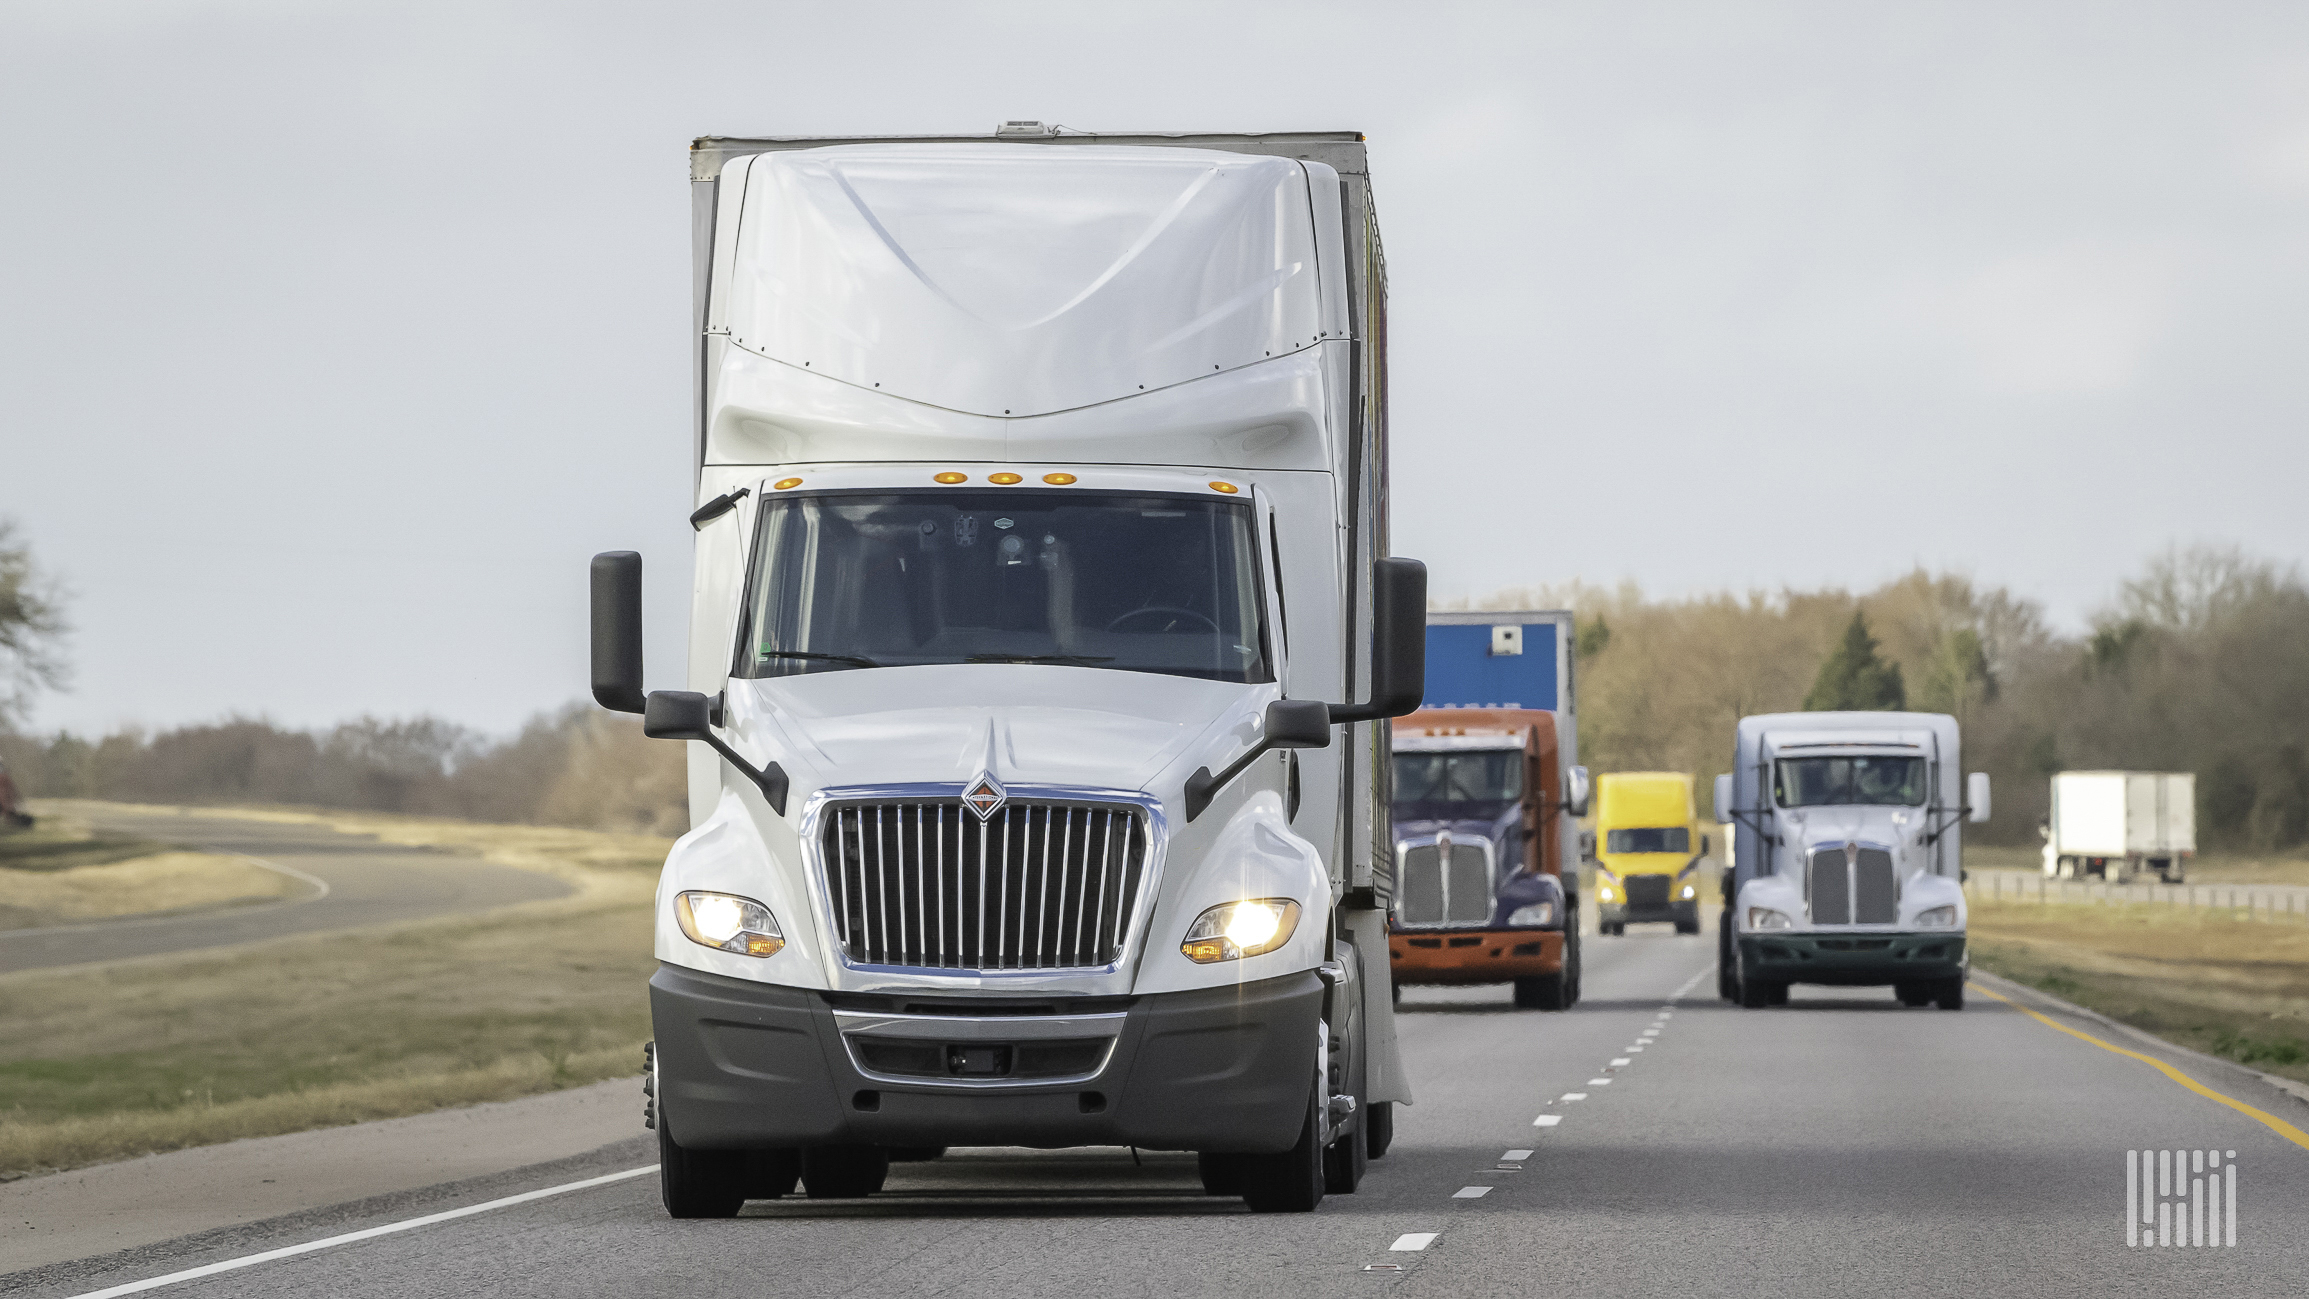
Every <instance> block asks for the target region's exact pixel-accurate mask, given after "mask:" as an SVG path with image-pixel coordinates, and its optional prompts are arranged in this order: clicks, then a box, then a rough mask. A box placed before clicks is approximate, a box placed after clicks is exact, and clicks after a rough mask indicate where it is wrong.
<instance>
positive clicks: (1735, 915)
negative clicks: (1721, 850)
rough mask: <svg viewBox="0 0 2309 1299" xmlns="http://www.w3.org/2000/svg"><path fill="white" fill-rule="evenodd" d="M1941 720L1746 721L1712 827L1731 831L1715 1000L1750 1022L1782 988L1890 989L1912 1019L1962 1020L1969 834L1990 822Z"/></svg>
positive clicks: (1982, 785)
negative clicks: (1746, 1013) (1925, 1013)
mask: <svg viewBox="0 0 2309 1299" xmlns="http://www.w3.org/2000/svg"><path fill="white" fill-rule="evenodd" d="M1958 759H1959V753H1958V749H1957V729H1956V719H1955V718H1953V717H1948V716H1945V715H1943V714H1940V713H1770V714H1766V715H1764V716H1760V717H1743V718H1741V719H1740V726H1739V732H1738V738H1737V741H1736V743H1735V746H1734V749H1733V765H1732V771H1731V773H1730V774H1729V775H1722V776H1718V777H1716V789H1715V795H1716V820H1717V821H1719V822H1728V823H1730V824H1731V825H1732V827H1733V834H1734V835H1735V836H1736V839H1737V843H1736V847H1735V850H1734V853H1733V861H1734V863H1735V867H1734V871H1733V877H1732V878H1731V879H1730V880H1728V881H1726V883H1725V887H1724V896H1725V897H1726V898H1728V899H1730V900H1731V901H1730V902H1729V903H1728V904H1727V905H1726V906H1725V908H1724V912H1723V917H1722V921H1721V925H1720V928H1719V930H1718V943H1719V946H1718V974H1717V990H1718V991H1719V992H1720V993H1721V994H1722V995H1723V997H1724V998H1725V999H1726V1000H1728V1001H1736V1002H1738V1003H1739V1004H1740V1005H1742V1006H1746V1007H1750V1008H1756V1007H1762V1006H1776V1005H1781V1004H1783V1003H1785V1002H1786V1001H1787V1000H1788V985H1790V984H1792V983H1818V984H1829V985H1832V986H1846V987H1849V986H1855V985H1860V986H1865V985H1869V984H1875V985H1883V984H1890V985H1892V989H1893V991H1894V992H1895V993H1896V994H1897V995H1898V996H1899V998H1900V1000H1901V1002H1902V1003H1904V1004H1906V1005H1910V1006H1923V1005H1927V1004H1933V1003H1937V1004H1938V1005H1939V1006H1940V1008H1941V1009H1942V1010H1962V1009H1964V978H1965V973H1966V971H1967V970H1968V969H1969V968H1970V956H1969V955H1968V954H1967V952H1966V950H1965V907H1964V890H1963V888H1962V884H1963V861H1964V854H1963V843H1962V834H1963V830H1962V825H1963V823H1964V822H1965V821H1967V820H1971V821H1985V820H1987V819H1988V777H1987V775H1986V774H1984V773H1981V772H1974V773H1973V774H1972V776H1971V778H1970V779H1969V780H1962V779H1960V778H1959V775H1960V770H1961V769H1960V767H1959V762H1958Z"/></svg>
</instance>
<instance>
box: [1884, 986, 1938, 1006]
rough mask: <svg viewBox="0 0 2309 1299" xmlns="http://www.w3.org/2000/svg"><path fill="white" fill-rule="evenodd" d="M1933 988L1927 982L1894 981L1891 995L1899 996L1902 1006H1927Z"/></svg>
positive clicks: (1930, 1001)
mask: <svg viewBox="0 0 2309 1299" xmlns="http://www.w3.org/2000/svg"><path fill="white" fill-rule="evenodd" d="M1933 992H1934V989H1933V987H1932V985H1931V984H1929V983H1895V984H1893V985H1892V995H1893V996H1895V997H1898V998H1900V1004H1901V1005H1903V1006H1929V1005H1931V1004H1932V996H1933Z"/></svg>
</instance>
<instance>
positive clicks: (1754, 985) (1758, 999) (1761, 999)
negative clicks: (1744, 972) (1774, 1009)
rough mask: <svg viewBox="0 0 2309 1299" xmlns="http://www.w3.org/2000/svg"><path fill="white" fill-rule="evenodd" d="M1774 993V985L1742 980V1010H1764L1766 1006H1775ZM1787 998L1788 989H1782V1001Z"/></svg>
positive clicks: (1760, 980) (1754, 980)
mask: <svg viewBox="0 0 2309 1299" xmlns="http://www.w3.org/2000/svg"><path fill="white" fill-rule="evenodd" d="M1772 993H1773V985H1771V984H1769V983H1766V982H1764V981H1763V980H1762V979H1742V980H1740V1008H1741V1009H1742V1010H1762V1009H1763V1008H1764V1007H1766V1006H1770V1005H1774V1004H1776V1003H1774V1002H1773V1000H1772ZM1787 996H1788V992H1787V989H1786V988H1785V987H1783V988H1781V989H1780V997H1781V999H1782V1000H1783V1001H1784V1000H1785V999H1786V998H1787Z"/></svg>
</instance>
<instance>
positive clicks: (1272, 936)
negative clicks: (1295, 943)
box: [1179, 898, 1299, 965]
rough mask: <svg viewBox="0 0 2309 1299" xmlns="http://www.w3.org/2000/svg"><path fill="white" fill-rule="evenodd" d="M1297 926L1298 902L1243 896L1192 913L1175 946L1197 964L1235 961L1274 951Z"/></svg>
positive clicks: (1285, 899) (1286, 939)
mask: <svg viewBox="0 0 2309 1299" xmlns="http://www.w3.org/2000/svg"><path fill="white" fill-rule="evenodd" d="M1298 929H1299V904H1298V903H1296V902H1293V901H1291V900H1290V899H1289V898H1246V899H1244V900H1243V901H1241V902H1227V903H1222V904H1220V905H1218V906H1215V907H1212V908H1211V909H1210V910H1208V911H1205V912H1204V913H1202V914H1201V915H1199V916H1196V917H1195V922H1194V923H1193V924H1191V925H1189V926H1187V936H1186V938H1185V939H1184V940H1183V941H1182V942H1180V943H1179V950H1180V951H1181V952H1184V953H1185V954H1186V958H1187V959H1188V960H1190V961H1193V962H1194V963H1196V964H1197V965H1209V964H1211V963H1212V962H1214V961H1239V960H1241V959H1242V958H1244V957H1246V956H1257V955H1259V954H1260V953H1262V952H1271V951H1274V950H1275V949H1276V948H1278V947H1281V946H1282V945H1283V944H1285V943H1287V942H1290V941H1291V935H1292V934H1294V933H1296V932H1298Z"/></svg>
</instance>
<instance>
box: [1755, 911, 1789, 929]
mask: <svg viewBox="0 0 2309 1299" xmlns="http://www.w3.org/2000/svg"><path fill="white" fill-rule="evenodd" d="M1795 927H1796V922H1795V921H1794V920H1793V919H1791V918H1790V917H1789V915H1788V913H1787V912H1785V911H1774V910H1773V909H1772V908H1770V907H1749V908H1748V928H1750V929H1794V928H1795Z"/></svg>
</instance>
